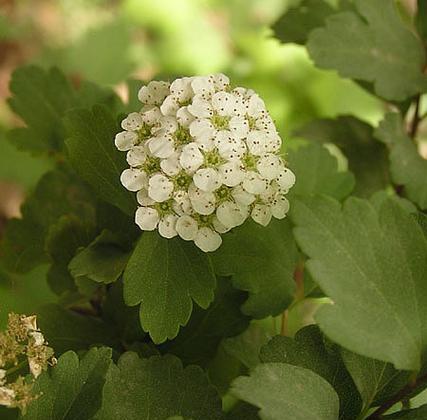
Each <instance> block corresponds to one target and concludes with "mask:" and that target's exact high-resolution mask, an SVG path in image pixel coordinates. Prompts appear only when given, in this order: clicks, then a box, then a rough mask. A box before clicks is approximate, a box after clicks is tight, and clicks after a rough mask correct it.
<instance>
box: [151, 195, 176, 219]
mask: <svg viewBox="0 0 427 420" xmlns="http://www.w3.org/2000/svg"><path fill="white" fill-rule="evenodd" d="M154 207H155V209H156V210H157V211H158V212H159V214H160V217H163V216H166V215H168V214H171V213H173V199H170V200H167V201H163V203H156V204H155V206H154Z"/></svg>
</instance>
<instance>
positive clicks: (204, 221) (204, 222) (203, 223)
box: [192, 213, 214, 227]
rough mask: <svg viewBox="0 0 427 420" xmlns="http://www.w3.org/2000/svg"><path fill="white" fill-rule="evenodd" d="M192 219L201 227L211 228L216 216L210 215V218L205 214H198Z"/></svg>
mask: <svg viewBox="0 0 427 420" xmlns="http://www.w3.org/2000/svg"><path fill="white" fill-rule="evenodd" d="M192 217H193V218H194V219H195V220H196V221H197V224H198V225H199V227H211V226H212V221H213V218H214V215H213V214H209V215H208V216H206V215H204V214H198V213H196V214H194V215H193V216H192Z"/></svg>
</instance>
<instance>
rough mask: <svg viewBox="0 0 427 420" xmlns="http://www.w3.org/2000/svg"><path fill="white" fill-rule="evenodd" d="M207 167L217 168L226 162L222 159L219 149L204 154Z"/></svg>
mask: <svg viewBox="0 0 427 420" xmlns="http://www.w3.org/2000/svg"><path fill="white" fill-rule="evenodd" d="M204 158H205V162H204V164H205V166H206V167H208V168H217V167H218V166H219V165H221V164H223V163H225V162H226V160H225V159H224V158H222V157H221V155H220V154H219V152H218V150H217V149H213V150H209V151H208V152H205V153H204Z"/></svg>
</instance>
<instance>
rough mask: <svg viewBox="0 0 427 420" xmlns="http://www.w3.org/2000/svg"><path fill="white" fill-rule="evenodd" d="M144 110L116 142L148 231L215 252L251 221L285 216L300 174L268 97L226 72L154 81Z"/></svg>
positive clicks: (125, 124) (126, 123) (142, 94)
mask: <svg viewBox="0 0 427 420" xmlns="http://www.w3.org/2000/svg"><path fill="white" fill-rule="evenodd" d="M138 97H139V100H140V101H141V102H142V104H143V106H142V109H141V110H140V111H139V112H132V113H131V114H129V115H128V116H127V118H126V119H124V120H123V121H122V128H123V130H124V131H122V132H120V133H119V134H117V136H116V138H115V144H116V146H117V148H118V149H119V150H121V151H127V161H128V163H129V165H130V168H129V169H126V170H125V171H124V172H123V173H122V175H121V182H122V184H123V185H124V186H125V187H126V188H127V189H128V190H130V191H135V192H137V200H138V203H139V205H140V207H139V208H138V210H137V211H136V215H135V220H136V223H137V224H138V225H139V227H140V228H141V229H142V230H155V229H158V231H159V233H160V235H162V236H163V237H165V238H172V237H174V236H176V235H179V236H180V237H181V238H182V239H184V240H188V241H194V242H195V244H196V245H197V246H198V247H199V248H200V249H202V250H203V251H205V252H209V251H214V250H216V249H217V248H218V247H219V246H220V245H221V242H222V239H221V234H223V233H225V232H227V231H229V230H230V229H232V228H234V227H236V226H239V225H241V224H242V223H243V222H244V221H245V220H246V219H247V218H248V217H252V219H253V220H254V221H255V222H257V223H259V224H261V225H263V226H266V225H267V224H268V223H269V222H270V220H271V218H272V217H275V218H277V219H282V218H284V217H285V216H286V213H287V212H288V209H289V203H288V200H287V199H286V197H285V195H286V193H287V192H288V190H289V188H290V187H292V185H293V184H294V182H295V176H294V174H293V173H292V172H291V171H290V170H289V169H288V168H286V166H285V164H284V162H283V160H282V158H281V157H280V156H279V152H280V147H281V139H280V136H279V135H278V133H277V130H276V127H275V125H274V122H273V120H272V119H271V117H270V115H269V114H268V112H267V110H266V108H265V105H264V102H263V101H262V99H261V98H260V97H259V96H258V95H257V94H256V93H255V92H254V91H252V90H249V89H245V88H241V87H238V88H232V87H231V86H230V82H229V79H228V78H227V77H226V76H224V75H222V74H218V75H211V76H204V77H184V78H181V79H177V80H175V81H174V82H172V83H171V84H169V83H167V82H161V81H152V82H150V83H149V84H148V85H147V86H144V87H142V88H141V90H140V91H139V95H138Z"/></svg>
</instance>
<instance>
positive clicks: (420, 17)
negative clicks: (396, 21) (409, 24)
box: [415, 0, 427, 45]
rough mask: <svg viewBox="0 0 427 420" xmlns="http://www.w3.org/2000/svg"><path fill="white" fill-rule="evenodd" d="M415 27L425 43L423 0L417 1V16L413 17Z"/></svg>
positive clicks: (426, 13) (425, 5)
mask: <svg viewBox="0 0 427 420" xmlns="http://www.w3.org/2000/svg"><path fill="white" fill-rule="evenodd" d="M415 26H416V28H417V30H418V34H419V36H420V37H421V39H422V40H423V41H424V45H425V44H426V43H427V3H426V2H425V1H424V0H418V1H417V14H416V16H415Z"/></svg>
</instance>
